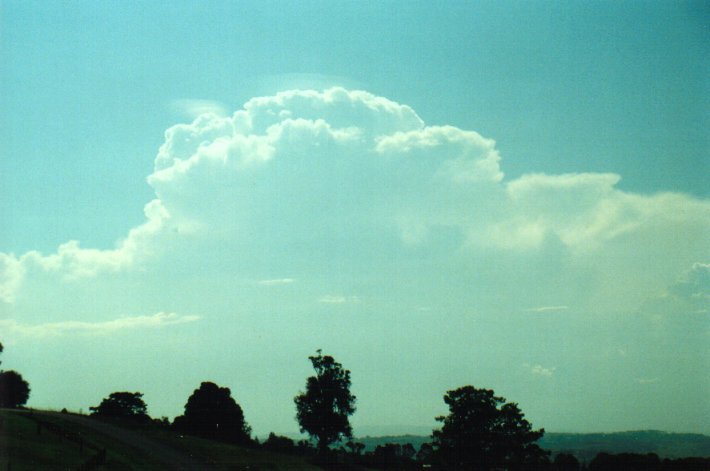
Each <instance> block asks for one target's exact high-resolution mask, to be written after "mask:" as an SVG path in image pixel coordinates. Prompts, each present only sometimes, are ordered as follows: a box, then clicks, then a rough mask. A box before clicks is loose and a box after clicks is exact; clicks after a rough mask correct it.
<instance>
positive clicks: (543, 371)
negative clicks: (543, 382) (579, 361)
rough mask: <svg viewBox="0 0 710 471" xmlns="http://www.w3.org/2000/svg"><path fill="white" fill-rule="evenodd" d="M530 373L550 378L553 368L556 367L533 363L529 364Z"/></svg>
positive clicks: (553, 371) (553, 372)
mask: <svg viewBox="0 0 710 471" xmlns="http://www.w3.org/2000/svg"><path fill="white" fill-rule="evenodd" d="M529 368H530V373H532V374H533V375H535V376H541V377H543V378H552V376H553V375H554V374H555V370H556V369H557V368H554V367H553V368H546V367H544V366H542V365H533V366H530V367H529Z"/></svg>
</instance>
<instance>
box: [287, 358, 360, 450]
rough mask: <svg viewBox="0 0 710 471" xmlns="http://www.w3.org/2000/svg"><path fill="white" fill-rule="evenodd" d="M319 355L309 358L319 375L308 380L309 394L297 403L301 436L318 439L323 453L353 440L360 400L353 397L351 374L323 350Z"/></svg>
mask: <svg viewBox="0 0 710 471" xmlns="http://www.w3.org/2000/svg"><path fill="white" fill-rule="evenodd" d="M316 353H317V355H316V356H311V357H308V359H309V360H310V361H311V363H312V364H313V369H314V370H315V371H316V375H315V376H311V377H309V378H308V380H307V382H306V392H302V393H300V394H298V395H297V396H296V397H295V398H294V402H295V403H296V418H297V419H298V424H299V426H300V429H301V432H307V433H308V434H309V435H310V436H311V437H314V438H316V439H317V440H318V449H319V451H320V452H321V453H323V452H324V451H325V450H326V449H327V448H328V446H329V445H330V444H332V443H334V442H337V441H340V440H342V439H343V438H352V428H351V427H350V422H349V420H348V417H349V416H351V415H352V414H353V413H354V412H355V399H356V398H355V396H353V395H352V394H350V371H349V370H346V369H343V366H342V365H341V364H340V363H338V362H336V361H335V360H334V359H333V357H331V356H329V355H326V356H323V354H322V352H321V351H320V350H318V351H317V352H316Z"/></svg>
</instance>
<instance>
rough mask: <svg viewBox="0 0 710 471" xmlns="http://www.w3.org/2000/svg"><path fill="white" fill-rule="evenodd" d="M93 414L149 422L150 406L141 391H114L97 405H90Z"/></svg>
mask: <svg viewBox="0 0 710 471" xmlns="http://www.w3.org/2000/svg"><path fill="white" fill-rule="evenodd" d="M89 409H90V410H91V411H92V412H91V415H93V416H97V417H113V418H121V419H130V420H134V421H139V422H147V421H148V420H150V417H148V406H146V404H145V402H143V394H142V393H139V392H114V393H111V394H110V395H109V396H108V397H107V398H104V399H103V400H102V401H101V404H99V405H98V406H96V407H89Z"/></svg>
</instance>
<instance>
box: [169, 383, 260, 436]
mask: <svg viewBox="0 0 710 471" xmlns="http://www.w3.org/2000/svg"><path fill="white" fill-rule="evenodd" d="M173 425H174V426H175V428H177V429H178V430H181V431H183V432H185V433H189V434H193V435H198V436H201V437H205V438H209V439H213V440H221V441H226V442H232V443H239V444H248V443H251V437H250V436H249V435H250V433H251V428H250V427H249V425H248V424H247V423H246V422H245V420H244V412H243V411H242V408H241V406H240V405H239V404H237V402H236V401H235V400H234V399H233V398H232V393H231V391H230V390H229V388H221V387H219V386H217V385H216V384H215V383H211V382H204V383H202V384H200V387H199V389H195V391H193V393H192V395H191V396H190V397H189V398H188V400H187V403H186V404H185V414H184V415H181V416H179V417H175V421H174V422H173Z"/></svg>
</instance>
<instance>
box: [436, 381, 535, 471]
mask: <svg viewBox="0 0 710 471" xmlns="http://www.w3.org/2000/svg"><path fill="white" fill-rule="evenodd" d="M444 402H446V404H447V405H448V406H449V411H450V412H449V415H448V416H442V417H437V418H436V420H438V421H439V422H442V423H443V425H442V428H441V429H440V430H434V432H433V438H434V443H433V445H434V449H435V459H436V461H437V463H438V464H439V465H440V466H441V468H442V469H447V470H491V469H498V468H501V469H506V470H517V469H534V468H535V467H536V466H537V465H545V464H546V463H547V462H548V459H547V452H546V451H544V450H542V449H541V448H540V447H539V446H537V445H536V444H535V442H536V441H537V440H538V439H540V438H541V437H542V435H543V434H544V433H545V431H544V430H543V429H540V430H533V429H532V426H531V424H530V422H528V421H527V420H525V419H524V415H523V413H522V412H521V411H520V409H519V408H518V405H517V404H514V403H506V402H505V398H503V397H497V396H495V395H494V392H493V391H492V390H490V389H476V388H474V387H473V386H464V387H461V388H458V389H455V390H452V391H448V392H447V394H446V395H445V396H444ZM499 406H500V407H499Z"/></svg>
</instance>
